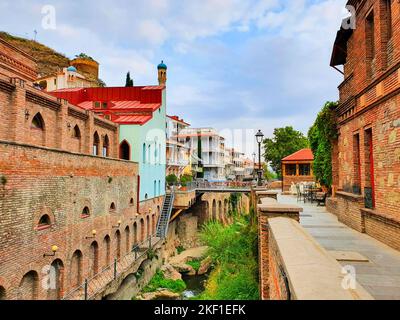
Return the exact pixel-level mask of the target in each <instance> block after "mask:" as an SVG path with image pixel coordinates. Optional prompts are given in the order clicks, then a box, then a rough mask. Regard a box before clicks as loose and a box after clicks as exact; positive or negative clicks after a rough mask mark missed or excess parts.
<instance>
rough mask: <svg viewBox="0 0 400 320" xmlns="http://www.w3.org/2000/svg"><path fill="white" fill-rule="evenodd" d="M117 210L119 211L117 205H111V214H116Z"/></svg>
mask: <svg viewBox="0 0 400 320" xmlns="http://www.w3.org/2000/svg"><path fill="white" fill-rule="evenodd" d="M115 210H117V207H116V206H115V203H114V202H113V203H111V205H110V213H113V212H115Z"/></svg>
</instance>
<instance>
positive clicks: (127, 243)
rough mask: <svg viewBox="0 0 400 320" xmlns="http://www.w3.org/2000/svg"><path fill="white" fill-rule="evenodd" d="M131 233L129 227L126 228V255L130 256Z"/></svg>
mask: <svg viewBox="0 0 400 320" xmlns="http://www.w3.org/2000/svg"><path fill="white" fill-rule="evenodd" d="M130 246H131V231H130V230H129V227H128V226H127V227H126V228H125V253H126V254H128V253H129V252H131V248H130Z"/></svg>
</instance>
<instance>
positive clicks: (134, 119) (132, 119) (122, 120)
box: [113, 115, 153, 125]
mask: <svg viewBox="0 0 400 320" xmlns="http://www.w3.org/2000/svg"><path fill="white" fill-rule="evenodd" d="M152 118H153V116H145V115H142V116H140V115H133V116H132V115H131V116H120V117H118V118H115V119H114V120H113V122H115V123H118V124H140V125H144V124H146V123H147V122H149V121H150V120H151V119H152Z"/></svg>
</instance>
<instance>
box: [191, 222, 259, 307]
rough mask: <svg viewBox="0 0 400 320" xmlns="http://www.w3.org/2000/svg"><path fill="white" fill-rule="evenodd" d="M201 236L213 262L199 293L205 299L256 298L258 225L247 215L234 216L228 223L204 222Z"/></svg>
mask: <svg viewBox="0 0 400 320" xmlns="http://www.w3.org/2000/svg"><path fill="white" fill-rule="evenodd" d="M200 237H201V239H202V240H203V241H204V242H205V243H206V244H207V245H208V246H209V252H208V254H209V255H210V256H211V258H212V260H213V263H214V264H215V265H216V267H215V269H214V270H213V272H212V273H211V274H210V277H209V280H208V281H207V285H206V290H205V291H204V293H203V294H201V296H200V297H199V299H204V300H237V299H240V300H258V299H259V285H258V262H257V229H256V226H252V225H251V224H250V222H249V219H245V218H237V219H236V221H235V223H234V224H232V225H230V226H227V227H225V226H223V225H222V224H220V223H218V222H210V223H208V224H206V225H205V226H204V227H203V229H202V231H201V233H200Z"/></svg>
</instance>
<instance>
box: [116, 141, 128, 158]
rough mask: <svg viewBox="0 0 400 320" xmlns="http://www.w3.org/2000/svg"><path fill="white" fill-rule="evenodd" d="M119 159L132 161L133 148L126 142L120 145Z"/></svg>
mask: <svg viewBox="0 0 400 320" xmlns="http://www.w3.org/2000/svg"><path fill="white" fill-rule="evenodd" d="M119 158H120V159H122V160H131V147H130V145H129V143H128V142H127V141H126V140H124V141H122V142H121V144H120V145H119Z"/></svg>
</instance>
